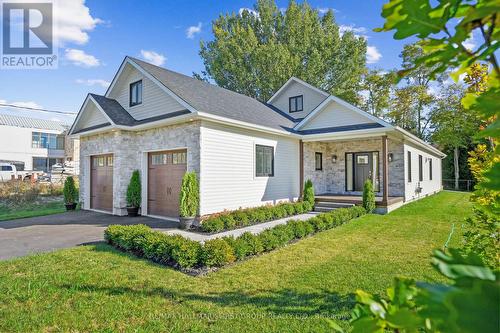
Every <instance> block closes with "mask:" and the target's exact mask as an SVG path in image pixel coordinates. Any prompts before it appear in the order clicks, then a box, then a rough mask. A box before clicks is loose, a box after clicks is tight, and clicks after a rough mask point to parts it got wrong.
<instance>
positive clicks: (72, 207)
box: [64, 202, 76, 210]
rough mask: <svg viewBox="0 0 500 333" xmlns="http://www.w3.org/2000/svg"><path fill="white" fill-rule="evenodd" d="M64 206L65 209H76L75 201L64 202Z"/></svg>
mask: <svg viewBox="0 0 500 333" xmlns="http://www.w3.org/2000/svg"><path fill="white" fill-rule="evenodd" d="M64 206H66V210H75V209H76V202H73V203H70V204H64Z"/></svg>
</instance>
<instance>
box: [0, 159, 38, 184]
mask: <svg viewBox="0 0 500 333" xmlns="http://www.w3.org/2000/svg"><path fill="white" fill-rule="evenodd" d="M42 174H43V171H29V170H24V171H18V170H17V168H16V166H15V165H14V164H9V163H0V182H8V181H10V180H12V179H13V178H14V179H22V180H30V179H31V178H32V177H38V176H41V175H42Z"/></svg>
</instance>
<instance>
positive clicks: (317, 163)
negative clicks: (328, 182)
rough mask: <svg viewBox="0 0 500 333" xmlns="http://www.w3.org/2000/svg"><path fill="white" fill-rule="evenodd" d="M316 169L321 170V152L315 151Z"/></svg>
mask: <svg viewBox="0 0 500 333" xmlns="http://www.w3.org/2000/svg"><path fill="white" fill-rule="evenodd" d="M315 159H316V170H323V154H322V153H315Z"/></svg>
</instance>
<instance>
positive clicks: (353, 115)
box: [301, 101, 373, 130]
mask: <svg viewBox="0 0 500 333" xmlns="http://www.w3.org/2000/svg"><path fill="white" fill-rule="evenodd" d="M367 123H373V121H372V120H371V119H369V118H368V117H365V116H364V115H362V114H359V113H357V112H356V111H353V110H349V109H348V108H347V107H345V106H343V105H340V104H339V103H337V102H335V101H331V102H329V103H328V105H326V106H325V107H324V108H323V110H321V111H320V112H319V113H317V114H316V115H315V116H314V118H313V119H311V120H309V122H308V123H307V124H306V125H305V126H304V127H302V128H301V129H304V130H306V129H313V128H325V127H337V126H347V125H357V124H367Z"/></svg>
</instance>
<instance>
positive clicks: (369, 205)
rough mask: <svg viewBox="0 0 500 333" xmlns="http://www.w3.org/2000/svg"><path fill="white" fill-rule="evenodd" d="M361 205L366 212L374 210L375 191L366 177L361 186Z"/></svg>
mask: <svg viewBox="0 0 500 333" xmlns="http://www.w3.org/2000/svg"><path fill="white" fill-rule="evenodd" d="M363 207H364V208H365V209H366V212H367V213H368V214H370V213H371V212H373V211H374V210H375V192H373V184H372V181H371V179H367V180H366V181H365V185H364V186H363Z"/></svg>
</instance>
